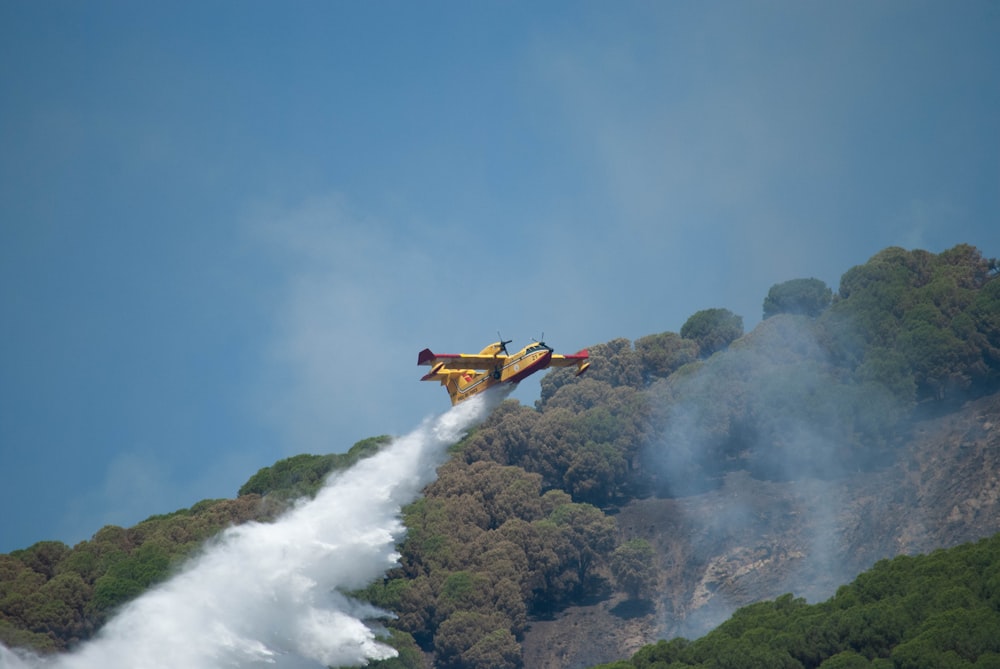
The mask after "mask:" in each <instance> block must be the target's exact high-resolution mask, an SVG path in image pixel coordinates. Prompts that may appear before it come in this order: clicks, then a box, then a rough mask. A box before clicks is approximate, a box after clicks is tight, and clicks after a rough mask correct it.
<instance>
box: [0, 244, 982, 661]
mask: <svg viewBox="0 0 1000 669" xmlns="http://www.w3.org/2000/svg"><path fill="white" fill-rule="evenodd" d="M997 270H998V265H997V262H996V261H995V260H987V259H985V258H983V256H982V254H981V253H980V252H979V251H978V250H977V249H975V248H973V247H970V246H968V245H959V246H956V247H955V248H953V249H950V250H948V251H945V252H944V253H941V254H931V253H927V252H924V251H905V250H903V249H898V248H890V249H886V250H884V251H882V252H880V253H879V254H877V255H876V256H874V257H873V258H871V259H870V260H869V261H868V262H867V263H866V264H864V265H859V266H857V267H854V268H851V269H849V270H848V271H847V272H846V273H845V274H844V276H843V278H842V280H841V284H840V286H839V288H838V290H837V291H836V293H834V291H832V290H831V289H830V288H828V287H826V286H825V285H824V284H823V283H822V282H820V281H818V280H816V279H795V280H791V281H788V282H785V283H783V284H778V285H776V286H774V287H772V289H771V291H770V292H769V294H768V295H767V296H766V298H765V299H764V302H763V311H764V315H765V317H766V318H765V320H764V321H762V322H761V323H760V324H759V325H758V326H757V327H755V328H754V329H753V331H751V332H748V333H745V332H744V330H743V323H742V318H741V317H739V316H737V315H736V314H733V313H731V312H729V311H728V310H726V309H706V310H703V311H700V312H698V313H696V314H694V315H692V316H691V318H690V319H689V320H688V321H687V322H686V323H685V324H684V326H683V327H682V328H681V331H680V332H679V333H672V332H664V333H659V334H654V335H648V336H644V337H641V338H639V339H636V340H635V341H630V340H627V339H617V340H613V341H610V342H606V343H603V344H597V345H595V346H592V347H591V349H590V350H591V360H592V365H591V369H590V371H589V372H588V373H587V375H586V376H584V377H582V378H575V377H574V376H573V374H572V371H570V370H558V371H554V372H551V373H549V374H547V375H546V376H544V377H543V378H542V379H541V397H540V399H539V401H538V402H537V403H536V406H535V407H527V406H523V405H520V404H518V403H517V402H513V401H508V402H505V403H504V404H503V405H501V406H500V408H499V409H497V410H496V411H495V412H494V413H493V414H492V415H491V416H490V417H489V418H488V419H487V420H486V421H485V422H484V423H482V425H480V426H479V427H478V428H477V429H476V430H474V431H473V432H472V433H471V434H469V435H468V436H467V437H466V438H465V439H464V440H462V441H461V442H460V443H459V444H457V445H456V446H455V447H454V449H453V451H452V456H451V458H450V460H449V461H448V462H447V463H445V464H444V465H443V466H441V467H440V468H439V469H438V477H437V480H436V481H435V482H434V483H432V484H431V485H429V486H427V488H425V489H424V495H423V497H422V498H421V499H419V500H418V501H417V502H415V503H413V504H411V505H409V506H407V507H406V508H405V509H403V519H404V521H405V525H406V528H407V536H406V539H405V541H404V542H403V543H402V544H401V545H400V546H399V551H400V564H399V566H398V567H397V568H395V569H392V570H391V571H390V572H389V573H388V574H386V577H385V578H384V579H382V580H380V581H376V582H375V583H372V584H371V585H370V586H368V587H367V588H365V589H364V590H363V591H361V592H357V593H354V594H355V595H356V596H357V597H359V598H362V599H365V600H368V601H370V602H372V603H374V604H375V605H377V606H379V607H381V608H382V609H384V610H388V611H391V612H392V614H393V617H392V618H388V619H387V620H386V621H385V623H386V625H387V627H389V628H390V630H391V632H392V634H393V637H392V643H393V645H394V646H396V647H397V648H398V649H400V651H401V655H400V657H399V658H396V659H393V660H389V661H387V662H386V663H385V664H384V665H383V666H385V667H393V668H396V667H419V666H425V665H429V664H431V663H433V665H434V666H436V667H442V668H443V669H449V668H451V669H466V668H469V667H472V668H476V667H483V668H485V667H521V666H529V667H552V668H555V667H567V668H575V667H584V666H589V665H592V664H595V663H597V662H604V661H611V660H615V659H619V658H623V657H626V656H627V655H629V654H630V653H632V652H633V651H635V650H636V649H637V648H639V647H640V646H642V645H643V644H645V643H649V642H651V641H654V640H656V639H658V638H665V637H672V636H676V635H683V636H688V637H696V636H699V635H701V634H703V633H704V632H706V631H708V630H709V629H711V628H712V627H714V626H715V625H717V624H719V623H720V622H722V621H723V620H725V618H726V617H727V616H728V615H729V614H730V613H732V612H733V611H734V610H735V609H736V608H738V607H739V606H741V605H744V604H747V603H750V602H754V601H757V600H760V599H762V598H773V597H776V596H778V595H781V594H783V593H787V592H793V593H795V595H796V596H798V597H805V598H807V599H808V600H809V601H818V600H820V599H823V598H826V597H829V596H830V595H831V594H832V593H833V592H834V591H835V590H836V588H837V586H838V585H839V584H842V583H847V582H849V581H851V580H852V579H853V578H854V577H855V576H856V575H857V574H858V573H859V572H861V571H862V570H864V569H865V568H867V567H868V566H870V565H872V564H873V563H875V562H876V561H877V560H879V559H881V558H886V557H892V556H895V555H899V554H911V553H916V552H922V551H929V550H933V549H935V548H938V547H942V546H951V545H954V544H956V543H959V542H962V541H967V540H970V539H975V538H979V537H983V536H989V535H991V534H993V533H995V532H997V531H998V527H997V519H998V518H1000V514H998V513H997V503H998V502H997V495H998V484H997V478H996V472H997V471H1000V468H998V467H997V465H998V464H1000V463H998V462H997V459H998V457H1000V443H998V441H997V440H998V437H997V431H996V428H995V426H996V425H1000V394H998V391H1000V281H997V280H996V277H997V276H998V271H997ZM385 441H386V440H384V439H372V440H366V441H365V442H360V443H359V444H357V445H355V447H354V448H352V449H351V451H350V452H349V453H348V454H347V455H346V456H336V457H335V456H311V455H302V456H297V457H295V458H289V459H288V460H284V461H281V462H279V463H276V464H275V465H273V466H272V467H266V468H264V469H262V470H261V471H260V472H258V473H257V474H256V475H255V476H254V477H252V478H251V479H250V480H249V481H248V482H247V483H246V484H245V485H244V486H243V487H242V488H241V490H240V497H239V498H238V499H236V500H212V501H205V502H202V503H199V504H197V505H195V506H194V507H192V508H191V509H185V510H181V511H178V512H175V513H173V514H168V515H166V516H159V517H154V518H151V519H149V520H147V521H145V522H144V523H141V524H140V525H138V526H136V527H134V528H129V529H123V528H115V527H108V528H103V529H102V530H100V531H99V532H98V533H97V534H96V535H95V536H94V538H93V539H92V540H91V541H89V542H82V543H81V544H79V545H77V546H74V547H72V548H70V547H67V546H64V545H62V544H60V543H58V542H42V543H40V544H37V545H35V546H32V547H30V548H28V549H25V550H22V551H15V552H14V553H12V554H10V555H8V556H0V641H3V642H5V643H8V644H10V643H13V644H19V645H27V646H32V647H34V648H36V649H38V650H42V651H58V650H63V649H65V648H67V647H72V646H73V645H74V644H76V643H79V642H80V641H82V640H85V639H87V638H89V637H90V636H92V635H93V634H94V632H95V631H96V630H97V629H99V628H100V626H101V625H102V624H103V622H104V621H105V620H106V619H107V618H108V617H109V616H110V615H112V614H113V613H114V611H115V609H116V607H118V606H120V605H122V604H123V603H125V602H127V601H129V600H130V599H132V598H134V597H135V596H137V595H138V594H140V593H141V592H143V590H144V589H146V588H148V587H149V586H150V585H153V584H156V583H158V582H161V581H162V580H164V579H166V578H168V577H169V575H170V574H171V572H172V570H173V569H175V568H176V565H178V564H179V563H180V562H181V561H182V560H184V558H185V557H186V556H188V555H190V554H191V552H192V551H194V550H196V549H197V546H198V545H199V544H200V543H201V542H202V541H203V540H204V539H205V538H206V537H209V536H212V535H213V534H214V533H215V532H218V531H219V530H220V529H221V528H223V527H225V526H226V525H227V524H229V523H240V522H245V521H248V520H271V519H274V518H275V517H276V516H277V515H278V514H279V513H280V512H281V511H282V510H283V509H285V508H287V506H288V505H289V504H290V502H291V501H292V500H294V499H295V498H296V497H298V496H301V495H306V496H310V495H314V494H315V493H316V491H317V490H318V489H319V488H320V487H321V486H322V484H323V480H324V478H325V477H326V475H327V474H328V473H329V472H330V471H333V470H335V469H337V468H339V467H344V466H349V465H350V464H351V463H352V462H354V461H356V460H357V458H359V457H364V456H366V455H369V454H371V453H373V452H375V451H377V450H378V449H379V448H380V447H381V446H383V445H384V444H385Z"/></svg>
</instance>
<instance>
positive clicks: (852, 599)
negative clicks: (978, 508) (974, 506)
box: [600, 535, 1000, 669]
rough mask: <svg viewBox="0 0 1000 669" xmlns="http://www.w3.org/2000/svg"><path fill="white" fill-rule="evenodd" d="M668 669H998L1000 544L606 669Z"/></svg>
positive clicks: (928, 559) (889, 571) (887, 565)
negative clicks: (882, 668) (683, 668)
mask: <svg viewBox="0 0 1000 669" xmlns="http://www.w3.org/2000/svg"><path fill="white" fill-rule="evenodd" d="M666 667H678V668H680V667H719V668H723V667H733V668H734V669H736V668H739V669H754V668H759V669H777V668H780V667H787V668H789V669H810V668H815V667H820V668H821V669H864V668H866V667H872V668H877V667H885V668H887V669H889V668H895V669H923V668H926V669H960V668H963V667H968V668H970V669H971V668H973V667H975V668H977V669H987V668H993V669H996V668H997V667H1000V535H996V536H993V537H992V538H990V539H983V540H981V541H979V542H977V543H975V544H965V545H962V546H960V547H957V548H952V549H950V550H938V551H934V552H933V553H931V554H929V555H922V556H918V557H908V556H900V557H897V558H895V559H893V560H883V561H881V562H879V563H878V564H876V565H875V566H874V567H873V568H872V569H871V570H869V571H867V572H865V573H864V574H861V575H860V576H858V577H857V578H856V579H854V581H853V582H852V583H850V584H849V585H845V586H843V587H841V588H840V589H839V590H838V591H837V594H836V595H835V596H834V597H832V598H830V599H829V600H827V601H825V602H822V603H819V604H813V605H809V604H807V603H806V602H805V600H803V599H801V598H796V597H794V596H792V595H791V594H787V595H783V596H781V597H779V598H777V599H775V600H772V601H765V602H760V603H757V604H752V605H750V606H747V607H744V608H742V609H740V610H739V611H737V612H736V613H735V614H734V615H733V616H732V618H730V619H729V620H727V621H726V622H725V623H723V624H722V625H720V626H719V627H718V628H717V629H715V630H713V631H712V632H710V633H709V634H707V635H705V636H703V637H701V638H700V639H698V640H696V641H688V640H687V639H682V638H677V639H673V640H671V641H660V642H658V643H656V644H655V645H650V646H647V647H646V648H643V649H642V650H640V651H639V652H638V653H636V654H635V655H634V656H633V657H632V658H631V659H630V660H628V661H624V660H623V661H619V662H613V663H611V664H605V665H601V667H600V669H659V668H666Z"/></svg>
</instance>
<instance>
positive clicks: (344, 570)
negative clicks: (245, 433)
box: [0, 392, 503, 669]
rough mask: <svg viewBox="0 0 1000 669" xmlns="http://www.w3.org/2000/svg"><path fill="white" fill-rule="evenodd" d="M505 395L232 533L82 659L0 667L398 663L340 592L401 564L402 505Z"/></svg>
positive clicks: (367, 610)
mask: <svg viewBox="0 0 1000 669" xmlns="http://www.w3.org/2000/svg"><path fill="white" fill-rule="evenodd" d="M502 397H503V394H502V393H499V392H490V393H486V394H484V396H482V399H480V398H479V397H477V398H474V399H472V400H470V401H468V402H464V403H463V404H460V405H458V406H457V407H454V408H453V409H451V410H450V411H448V412H447V413H445V414H443V415H441V416H440V417H438V418H437V419H434V420H428V421H425V422H424V424H422V425H421V426H420V427H418V428H417V429H416V430H414V431H413V432H411V433H410V434H408V435H406V436H404V437H401V438H399V439H397V440H396V441H395V442H394V443H392V444H391V445H390V446H389V447H387V448H385V449H384V450H382V451H381V452H379V453H378V454H376V455H374V456H372V457H371V458H368V459H366V460H362V461H361V462H359V463H358V464H357V465H355V466H354V467H352V468H351V469H349V470H346V471H344V472H341V473H338V474H335V475H333V476H332V477H331V478H330V480H329V481H328V482H327V484H326V486H325V487H324V488H323V489H322V490H321V491H320V492H319V494H318V495H317V496H316V497H315V498H314V499H312V500H303V501H302V502H300V503H299V505H298V506H296V507H295V508H294V509H292V510H291V511H290V512H289V513H287V514H286V515H284V516H282V517H281V518H280V519H278V520H277V521H276V522H274V523H269V524H264V523H247V524H244V525H240V526H236V527H232V528H230V529H229V530H228V531H226V532H224V533H223V534H222V535H220V537H219V538H218V539H217V540H216V541H214V542H212V543H211V544H210V545H208V546H206V548H205V549H204V550H203V551H202V553H201V554H200V555H199V556H198V557H196V558H195V559H193V560H192V561H191V562H190V563H189V564H188V565H187V566H186V567H185V568H184V569H183V570H182V571H181V572H180V573H179V574H177V575H176V576H175V577H174V578H172V579H170V580H169V581H167V582H165V583H163V584H162V585H160V586H158V587H156V588H154V589H153V590H151V591H149V592H147V593H146V594H144V595H143V596H141V597H139V598H138V599H136V600H135V601H133V602H132V603H130V604H129V605H127V606H126V607H125V608H124V609H123V610H122V611H121V612H120V613H119V614H118V615H117V616H116V617H115V618H114V619H113V620H111V621H110V622H109V623H108V624H107V625H106V626H105V627H104V628H103V629H102V630H101V632H100V634H99V636H98V637H97V638H95V639H94V640H92V641H91V642H89V643H86V644H84V645H83V646H82V647H81V648H79V649H78V650H77V651H75V652H73V653H70V654H67V655H62V656H56V657H52V658H46V659H41V658H37V657H27V656H23V655H15V654H14V653H13V652H11V651H8V650H6V649H3V648H2V647H0V667H5V668H6V667H10V668H11V669H36V668H40V667H45V668H49V667H51V668H52V669H118V668H121V669H126V668H127V669H160V668H163V669H168V668H169V669H176V668H177V667H185V668H186V669H208V668H216V667H254V666H265V665H266V666H269V667H281V668H291V667H295V668H299V667H301V668H306V667H309V668H312V667H325V666H349V665H362V664H365V663H366V662H367V661H368V660H376V659H385V658H389V657H393V656H394V655H395V654H396V652H395V650H393V649H392V648H390V647H389V646H387V645H385V644H383V643H381V642H380V641H379V639H378V634H377V631H376V629H373V627H372V625H371V624H369V622H366V621H370V620H371V619H372V618H375V617H379V616H385V615H387V614H385V613H384V612H381V611H378V610H377V609H375V608H373V607H371V606H369V605H367V604H365V603H362V602H359V601H356V600H353V599H351V598H350V597H349V596H347V595H346V594H344V593H345V592H347V591H350V590H352V589H356V588H360V587H363V586H364V585H366V584H368V583H370V582H371V581H372V580H374V579H375V578H377V577H378V576H379V575H381V574H383V573H384V572H385V571H386V570H387V569H388V568H390V567H392V566H394V565H395V564H396V561H397V559H398V557H399V556H398V554H397V553H396V544H397V542H398V541H399V540H400V539H401V537H402V535H403V532H404V527H403V524H402V521H401V518H400V508H401V507H402V506H403V505H405V504H407V503H409V502H411V501H412V500H414V499H415V498H416V497H417V496H418V495H419V493H420V490H421V489H422V488H423V487H424V486H426V485H427V484H428V483H429V482H431V481H432V480H433V479H434V477H435V476H436V469H437V466H438V465H439V464H440V463H441V462H442V460H443V458H444V456H445V452H446V449H447V447H448V446H449V445H451V444H454V443H455V442H457V441H458V440H459V439H460V438H461V437H462V435H463V434H464V432H465V431H466V430H467V429H468V428H470V427H471V426H473V425H474V424H476V423H477V422H479V421H481V420H482V419H483V418H485V417H486V415H488V413H489V411H491V410H492V409H493V408H494V407H495V406H496V405H497V404H498V403H499V402H500V400H501V399H502Z"/></svg>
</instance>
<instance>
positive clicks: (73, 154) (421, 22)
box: [0, 0, 1000, 551]
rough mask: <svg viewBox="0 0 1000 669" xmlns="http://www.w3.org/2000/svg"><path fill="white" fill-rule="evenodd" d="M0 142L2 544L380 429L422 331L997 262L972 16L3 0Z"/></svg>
mask: <svg viewBox="0 0 1000 669" xmlns="http://www.w3.org/2000/svg"><path fill="white" fill-rule="evenodd" d="M0 147H2V150H0V313H2V317H0V477H2V481H0V504H2V506H3V508H4V509H5V510H6V511H5V513H4V514H3V516H2V520H0V551H9V550H13V549H15V548H21V547H26V546H28V545H30V544H31V543H33V542H35V541H38V540H42V539H59V540H62V541H65V542H67V543H70V544H72V543H74V542H76V541H79V540H82V539H86V538H89V537H90V536H91V535H92V534H93V533H94V532H95V531H96V530H97V529H99V528H100V527H101V526H102V525H105V524H108V523H114V524H120V525H130V524H133V523H135V522H137V521H139V520H142V519H143V518H145V517H147V516H149V515H151V514H154V513H164V512H169V511H172V510H174V509H177V508H182V507H187V506H190V505H191V504H193V503H194V502H196V501H198V500H200V499H203V498H214V497H232V496H234V495H235V493H236V490H237V489H238V488H239V486H240V485H241V484H242V483H243V482H245V481H246V479H247V478H249V476H250V475H252V474H253V473H254V472H255V471H256V470H257V469H258V468H260V467H263V466H266V465H269V464H272V463H273V462H274V461H276V460H278V459H280V458H283V457H287V456H290V455H294V454H297V453H302V452H312V453H325V452H333V451H343V450H346V449H347V448H348V447H349V446H350V445H351V444H353V443H354V442H355V441H357V440H359V439H362V438H364V437H368V436H372V435H377V434H384V433H390V434H401V433H405V432H407V431H409V430H410V429H411V428H412V427H414V426H415V425H416V424H418V423H419V422H420V421H421V420H422V419H423V418H425V417H427V416H430V415H433V414H436V413H438V412H440V411H443V410H444V409H445V408H447V406H448V399H447V396H446V394H445V392H444V391H443V390H442V389H441V388H440V387H438V386H436V385H432V384H421V383H419V382H418V379H419V376H420V370H419V368H417V367H416V355H417V352H418V351H419V350H420V349H422V348H424V347H428V346H429V347H431V348H432V349H434V350H437V351H441V352H459V351H478V350H479V349H480V348H481V347H482V346H484V345H485V344H487V343H489V342H490V341H492V340H494V339H495V335H496V333H497V331H498V330H500V331H502V333H503V335H504V337H508V338H512V339H514V340H515V343H516V344H524V343H527V342H528V341H530V339H531V338H533V337H539V336H541V334H542V333H543V332H544V334H545V338H546V340H547V341H548V343H549V344H551V345H553V346H554V347H555V348H556V350H557V351H561V352H564V353H565V352H573V351H576V350H577V349H579V348H581V347H584V346H588V345H592V344H596V343H601V342H604V341H608V340H610V339H613V338H616V337H627V338H629V339H637V338H639V337H642V336H644V335H647V334H652V333H657V332H663V331H668V330H669V331H678V330H679V329H680V327H681V325H683V323H684V321H685V320H687V318H688V317H689V316H691V315H692V314H693V313H694V312H696V311H698V310H700V309H707V308H713V307H724V308H727V309H730V310H732V311H734V312H735V313H737V314H740V315H742V316H743V318H744V322H745V324H746V327H747V329H748V330H749V329H751V328H752V327H753V326H754V325H755V324H756V323H757V322H758V321H759V319H760V313H761V305H762V302H763V299H764V296H765V295H766V294H767V291H768V289H769V288H770V287H771V286H772V285H774V284H775V283H778V282H781V281H786V280H789V279H794V278H807V277H817V278H820V279H822V280H824V281H826V282H827V283H828V284H829V285H830V286H831V287H833V288H834V289H835V288H836V287H837V285H838V282H839V278H840V275H841V274H842V273H843V272H844V271H846V270H847V269H849V268H850V267H851V266H853V265H856V264H860V263H863V262H865V261H866V260H867V259H868V258H869V257H870V256H871V255H873V254H874V253H876V252H877V251H879V250H881V249H883V248H885V247H887V246H891V245H898V246H903V247H906V248H923V249H927V250H930V251H934V252H939V251H941V250H944V249H946V248H949V247H951V246H954V245H955V244H958V243H963V242H966V243H971V244H974V245H976V246H978V247H979V248H980V249H981V250H982V251H983V253H984V254H985V255H986V256H988V257H996V256H1000V4H997V3H996V2H977V1H972V0H970V1H963V2H957V3H956V2H950V1H949V2H920V1H916V0H905V1H900V2H897V1H894V0H886V1H883V2H867V1H866V2H861V1H852V0H848V1H847V2H836V3H832V2H802V1H800V0H788V1H781V0H775V1H759V2H756V1H746V2H725V1H723V2H713V3H705V2H689V1H680V0H679V1H677V2H614V3H611V2H593V3H590V2H573V3H565V2H546V3H529V2H478V3H463V2H429V3H411V2H390V1H384V2H364V3H362V2H305V1H297V2H289V3H277V2H252V1H250V2H235V1H228V2H221V1H211V0H210V1H208V2H170V3H135V2H102V1H95V2H87V3H80V2H75V1H73V2H70V1H62V0H48V1H46V2H35V1H27V0H25V1H20V0H18V1H12V0H0ZM522 385H523V387H522V388H521V389H519V390H518V393H517V395H516V396H517V397H519V398H520V399H521V400H522V401H524V402H532V401H533V400H534V398H535V397H537V387H538V384H537V379H530V380H529V381H527V382H526V383H525V384H522Z"/></svg>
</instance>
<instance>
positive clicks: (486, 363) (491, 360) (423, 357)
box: [417, 348, 507, 371]
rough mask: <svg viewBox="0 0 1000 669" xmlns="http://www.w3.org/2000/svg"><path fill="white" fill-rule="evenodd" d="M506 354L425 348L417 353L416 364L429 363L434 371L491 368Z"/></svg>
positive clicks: (499, 362) (502, 359) (504, 357)
mask: <svg viewBox="0 0 1000 669" xmlns="http://www.w3.org/2000/svg"><path fill="white" fill-rule="evenodd" d="M506 358H507V356H506V355H483V354H481V353H479V354H472V353H433V352H431V350H430V349H429V348H425V349H424V350H423V351H421V352H420V353H419V354H418V355H417V364H418V365H431V366H432V367H434V371H438V370H442V369H455V370H458V369H478V370H487V369H493V368H494V367H496V366H497V365H498V364H500V365H502V364H503V361H504V360H505V359H506Z"/></svg>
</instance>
